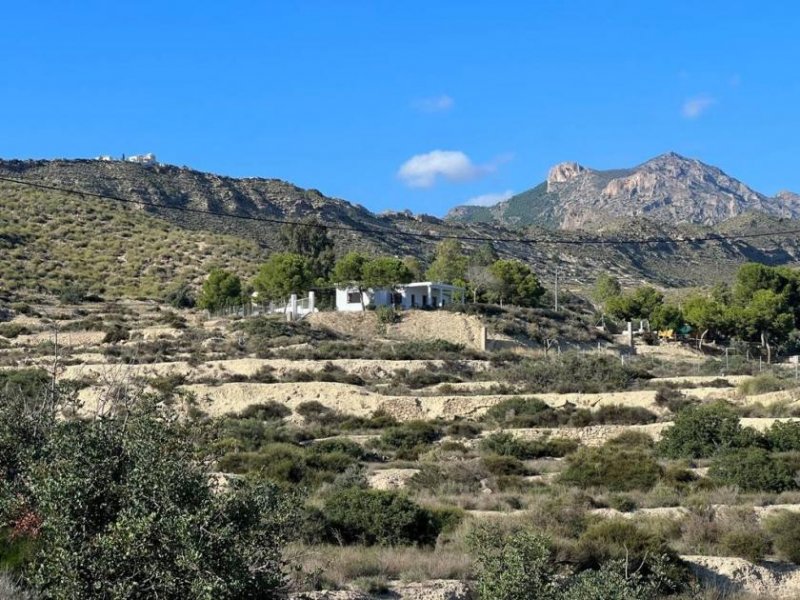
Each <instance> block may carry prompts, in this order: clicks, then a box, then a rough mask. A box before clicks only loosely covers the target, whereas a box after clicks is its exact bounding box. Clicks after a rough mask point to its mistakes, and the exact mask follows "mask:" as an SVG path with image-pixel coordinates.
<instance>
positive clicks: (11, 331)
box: [0, 323, 31, 340]
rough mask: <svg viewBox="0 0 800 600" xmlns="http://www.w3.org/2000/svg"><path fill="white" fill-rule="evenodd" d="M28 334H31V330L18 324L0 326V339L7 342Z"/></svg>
mask: <svg viewBox="0 0 800 600" xmlns="http://www.w3.org/2000/svg"><path fill="white" fill-rule="evenodd" d="M29 333H31V330H30V329H28V328H27V327H25V325H20V324H19V323H3V324H0V337H4V338H7V339H9V340H13V339H14V338H16V337H18V336H20V335H28V334H29Z"/></svg>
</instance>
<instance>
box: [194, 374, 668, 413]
mask: <svg viewBox="0 0 800 600" xmlns="http://www.w3.org/2000/svg"><path fill="white" fill-rule="evenodd" d="M183 389H185V390H187V391H189V392H191V393H193V394H195V396H196V397H197V399H198V400H199V401H200V407H201V409H202V410H204V411H206V412H207V413H209V414H210V415H220V414H225V413H228V412H239V411H241V410H243V409H245V408H246V407H247V406H249V405H250V404H256V403H259V402H269V401H271V400H272V401H275V402H280V403H283V404H286V405H287V406H289V407H291V408H295V407H296V406H297V405H298V404H300V403H301V402H307V401H309V400H316V401H318V402H320V403H322V404H323V405H325V406H327V407H329V408H332V409H335V410H338V411H339V412H342V413H345V414H351V415H354V416H369V415H371V414H373V413H374V412H375V411H376V410H379V409H380V410H383V411H385V412H387V413H389V414H391V415H393V416H394V417H395V418H397V419H398V420H411V419H436V418H443V419H452V418H455V417H479V416H481V415H482V414H483V413H484V412H486V410H488V409H489V408H490V407H492V406H494V405H495V404H498V403H500V402H502V401H503V400H506V399H507V398H508V396H504V395H496V394H489V395H474V396H458V395H452V394H451V395H441V396H390V395H381V394H376V393H373V392H369V391H367V390H365V389H363V388H361V387H359V386H354V385H347V384H341V383H322V382H303V383H275V384H257V383H226V384H222V385H219V386H209V385H202V384H196V385H188V386H184V388H183ZM654 395H655V392H652V391H649V390H646V391H641V392H625V393H618V394H613V393H609V394H536V395H527V396H521V397H523V398H539V399H541V400H543V401H544V402H546V403H547V404H549V405H551V406H554V407H558V406H563V405H564V404H565V403H567V402H571V403H573V404H576V405H578V406H583V407H586V408H590V409H591V408H594V409H596V408H599V407H600V406H603V405H607V404H627V405H634V406H644V405H648V403H650V404H652V399H653V397H654Z"/></svg>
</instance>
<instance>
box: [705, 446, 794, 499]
mask: <svg viewBox="0 0 800 600" xmlns="http://www.w3.org/2000/svg"><path fill="white" fill-rule="evenodd" d="M708 475H709V477H710V478H711V479H712V480H714V481H715V482H717V483H719V484H721V485H735V486H738V487H739V488H740V489H742V490H748V491H763V492H776V493H779V492H783V491H786V490H792V489H796V488H797V483H796V482H795V479H794V471H793V469H791V468H790V466H789V465H788V464H787V462H786V461H785V460H784V459H782V458H780V457H775V456H773V455H771V454H770V453H769V452H767V451H766V450H764V449H762V448H742V449H738V450H730V451H728V452H725V453H722V454H719V455H717V456H716V457H715V458H714V460H713V461H712V463H711V467H710V469H709V471H708Z"/></svg>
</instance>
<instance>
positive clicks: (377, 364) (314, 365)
mask: <svg viewBox="0 0 800 600" xmlns="http://www.w3.org/2000/svg"><path fill="white" fill-rule="evenodd" d="M328 364H332V365H334V366H336V367H339V368H341V369H344V370H345V371H347V372H348V373H350V374H353V375H359V376H361V377H367V378H371V379H380V378H382V377H389V376H391V375H392V374H394V373H396V372H397V371H400V370H403V369H405V370H407V371H410V372H414V371H421V370H425V369H428V368H430V367H431V366H434V367H441V366H442V365H443V364H444V361H441V360H396V361H394V360H365V359H344V358H343V359H336V360H285V359H258V358H241V359H233V360H214V361H209V362H205V363H202V364H200V365H198V366H197V367H193V366H191V365H190V364H189V363H187V362H185V361H176V362H165V363H152V364H146V365H120V364H108V363H99V364H98V363H95V364H83V365H73V366H69V367H66V368H65V369H64V372H63V373H62V377H64V378H65V379H79V378H81V377H100V378H104V377H106V378H107V377H108V376H109V375H112V374H113V375H117V374H125V375H129V376H137V377H150V376H164V375H170V374H174V375H184V376H185V377H186V378H187V379H188V380H189V381H196V380H198V379H206V378H212V379H213V378H214V377H219V378H220V379H224V378H226V377H229V376H231V375H240V376H245V377H251V376H252V375H255V373H256V372H258V370H259V369H261V368H264V367H269V368H272V369H274V374H275V376H276V377H280V376H283V375H285V374H286V373H288V372H290V371H321V370H322V369H324V368H325V366H326V365H328ZM462 364H465V365H467V366H469V367H470V368H472V369H474V370H476V371H481V370H484V369H485V368H487V366H488V363H487V362H485V361H477V360H470V361H463V363H462Z"/></svg>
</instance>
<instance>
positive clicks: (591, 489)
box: [0, 301, 800, 600]
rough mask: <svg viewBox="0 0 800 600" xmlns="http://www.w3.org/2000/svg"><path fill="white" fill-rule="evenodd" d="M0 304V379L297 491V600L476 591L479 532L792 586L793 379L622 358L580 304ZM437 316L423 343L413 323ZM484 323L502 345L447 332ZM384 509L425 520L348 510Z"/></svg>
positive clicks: (685, 355)
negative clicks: (189, 428)
mask: <svg viewBox="0 0 800 600" xmlns="http://www.w3.org/2000/svg"><path fill="white" fill-rule="evenodd" d="M5 308H6V311H7V316H9V317H10V319H9V320H7V321H6V322H4V323H2V324H0V366H1V367H2V370H0V381H4V385H5V386H6V387H5V388H4V389H5V390H8V389H10V388H9V386H13V385H21V383H19V382H23V381H26V379H25V377H32V375H30V373H33V372H34V371H27V373H28V375H26V376H23V375H22V374H21V373H26V372H25V371H23V372H20V371H19V369H21V368H25V369H43V370H44V371H43V373H44V377H45V378H47V377H49V375H48V373H49V374H52V373H53V372H55V374H56V377H57V380H58V381H59V382H60V383H61V384H62V385H63V386H64V388H65V389H71V390H73V391H74V394H75V396H74V398H75V400H76V401H77V404H75V405H74V406H71V409H70V411H68V413H67V414H66V417H67V418H74V415H76V414H77V415H81V416H85V417H90V416H96V415H98V414H114V413H116V412H119V411H124V410H125V409H126V407H130V406H131V404H132V403H136V402H139V401H140V400H141V399H142V398H145V397H151V398H156V399H157V400H158V401H159V402H160V403H163V404H168V405H170V406H172V407H174V408H175V409H177V410H178V411H179V413H180V414H181V415H182V418H183V419H184V420H185V421H186V422H187V423H195V424H206V425H210V424H214V425H215V429H214V431H216V432H217V433H216V434H215V435H216V436H217V437H216V438H215V442H214V444H215V447H216V448H217V450H218V452H219V453H218V459H217V461H216V462H215V463H214V464H213V465H212V467H211V468H212V469H213V471H214V472H215V473H216V477H217V478H218V479H219V480H220V481H223V482H224V481H228V482H233V481H236V480H237V479H238V478H243V477H246V478H257V479H258V478H263V479H266V480H270V481H273V482H276V483H278V484H279V485H281V486H285V487H286V488H287V489H292V490H295V491H297V490H302V492H301V497H302V503H303V505H304V506H305V508H304V510H306V511H307V519H306V521H304V524H303V526H302V528H301V529H302V531H301V532H300V533H299V535H298V536H297V537H296V539H294V541H293V542H292V543H291V545H290V546H289V547H288V548H287V550H286V552H287V556H288V557H290V558H291V560H292V561H294V565H295V567H296V570H295V571H294V572H293V575H292V580H291V587H292V589H293V593H294V594H295V596H294V597H295V598H332V597H335V598H343V599H358V598H373V597H380V596H376V595H375V594H377V593H378V592H379V591H381V590H383V591H386V590H390V591H391V593H393V594H394V596H392V597H398V598H414V599H422V598H428V599H431V598H433V599H442V600H445V599H449V600H454V599H466V598H469V597H470V596H469V594H470V592H469V588H470V587H473V588H474V585H475V580H476V578H479V577H482V576H483V575H481V572H482V571H481V568H482V567H481V564H482V563H481V562H480V560H481V559H480V558H479V557H478V556H477V555H476V553H475V548H474V546H473V545H471V544H472V542H471V541H470V540H472V539H473V537H474V535H477V534H476V532H479V531H482V530H483V528H484V527H494V528H495V529H494V530H496V531H497V530H499V531H502V532H504V533H503V535H506V536H511V537H508V539H509V540H512V539H515V538H513V536H514V535H516V533H517V532H521V531H525V530H527V528H531V527H532V528H534V529H535V530H536V531H537V532H539V533H541V534H544V535H546V536H547V537H548V538H549V539H550V543H551V544H552V545H553V552H554V556H556V557H557V560H558V561H559V563H558V564H559V565H561V567H560V568H562V569H564V571H563V572H564V573H565V574H566V573H573V572H574V573H575V577H578V574H579V573H581V572H583V570H584V569H592V568H596V567H597V566H598V565H600V564H605V563H606V561H609V560H611V561H613V560H626V559H627V560H629V561H631V562H630V564H631V565H633V564H634V563H636V564H637V565H639V564H644V565H646V568H645V570H644V571H643V573H645V574H647V573H651V571H649V570H648V569H650V568H651V565H652V568H653V569H656V568H658V569H661V568H667V573H669V575H668V577H667V579H665V580H663V581H661V580H660V581H661V583H659V584H658V585H661V586H664V587H663V589H662V590H661V592H662V593H663V595H660V596H659V597H673V598H690V597H691V598H696V597H698V596H691V595H689V588H690V587H691V585H693V584H692V583H691V581H694V579H693V578H697V579H696V581H698V582H699V583H698V585H701V586H710V587H711V588H715V589H717V591H718V592H719V591H720V590H722V589H723V588H725V589H727V590H728V592H727V593H729V594H731V595H729V596H726V597H729V598H745V597H748V598H749V597H751V596H745V594H753V595H755V596H756V597H764V598H794V597H797V594H798V593H799V592H800V571H799V570H798V567H796V566H794V565H793V563H792V562H791V561H792V560H798V558H796V555H795V554H793V553H792V552H793V550H792V548H793V546H792V544H791V543H790V541H787V540H786V536H785V535H783V534H782V530H791V527H794V526H795V524H796V523H797V519H798V518H800V517H798V516H797V515H798V514H800V488H799V487H798V483H797V477H796V476H797V473H798V471H799V470H800V459H798V456H800V454H799V453H800V388H798V387H797V383H796V381H795V380H794V379H793V374H794V373H793V371H792V370H791V369H783V368H781V367H776V368H775V369H774V371H772V372H770V373H761V374H759V373H758V365H757V363H756V364H755V365H753V364H748V363H742V364H731V365H729V368H728V370H725V365H724V363H721V362H719V361H717V360H714V359H709V358H707V357H705V356H703V355H701V354H699V353H697V352H695V351H693V350H692V349H691V348H686V347H678V346H671V345H663V346H656V347H648V349H652V348H655V349H657V350H659V351H658V352H653V351H651V352H645V351H644V350H645V348H644V347H642V348H640V350H641V352H640V353H639V354H637V355H634V356H630V357H629V358H628V360H627V361H626V362H625V364H622V361H621V360H620V358H619V351H620V349H621V347H620V346H618V345H617V343H616V341H615V339H614V338H613V336H609V335H607V334H605V333H603V332H599V331H597V329H595V327H594V322H593V320H592V318H591V315H590V314H589V313H588V312H587V313H583V312H581V310H580V308H579V307H577V308H576V307H569V306H568V307H567V308H566V311H567V312H566V313H565V315H562V316H561V317H558V315H555V314H553V313H551V312H549V311H546V310H541V309H532V310H530V311H529V312H524V314H523V312H520V311H519V309H513V308H510V309H505V310H503V311H500V313H497V314H495V315H494V317H493V318H492V319H488V318H486V317H478V316H473V315H470V316H467V315H464V314H460V313H457V312H453V313H451V312H439V313H425V312H416V311H411V312H407V313H404V314H403V315H402V318H401V321H400V322H399V323H397V324H395V325H386V324H382V323H380V322H379V320H378V319H377V316H376V315H374V314H367V315H348V316H344V315H328V314H326V313H319V314H318V315H315V316H314V319H313V320H312V321H302V322H299V323H286V322H282V321H278V320H269V319H262V318H257V319H251V320H228V319H216V320H210V319H208V318H207V317H206V316H205V315H204V314H202V313H200V312H195V311H174V310H172V309H169V308H167V307H164V306H161V305H159V304H157V303H153V302H133V301H127V302H118V303H114V304H107V305H102V304H84V305H77V306H72V305H66V304H59V303H55V302H53V303H49V304H29V305H19V304H18V305H15V306H13V307H11V306H7V307H5ZM431 314H435V316H436V317H437V319H438V320H439V321H440V322H441V328H440V329H439V330H438V331H437V332H435V333H433V332H431V330H430V328H429V327H425V326H422V325H421V323H422V320H423V319H424V318H426V317H427V316H428V315H431ZM564 317H566V318H564ZM346 319H352V320H353V326H352V327H351V326H349V324H348V323H345V322H344V320H346ZM523 322H524V323H527V325H528V327H527V328H522V327H520V325H521V324H522V323H523ZM476 325H480V326H485V327H487V337H488V338H489V342H490V346H491V342H500V341H503V342H505V343H504V344H503V345H502V347H503V348H504V350H489V351H484V350H481V349H479V347H478V346H470V345H469V343H470V342H469V339H468V338H465V337H463V335H462V334H459V333H458V332H463V331H468V330H470V328H472V327H473V326H476ZM56 331H57V332H58V337H57V338H56V337H55V332H56ZM426 332H429V333H428V334H427V335H426ZM503 332H513V335H509V334H508V333H503ZM442 338H445V339H442ZM543 339H558V340H559V346H560V348H561V352H558V349H557V347H555V346H551V350H549V351H547V352H545V346H544V345H543V344H542V340H543ZM56 341H57V342H58V345H57V346H56V345H55V342H56ZM465 344H467V345H465ZM498 347H499V346H498ZM53 369H55V371H53ZM754 371H755V372H754ZM15 382H16V383H15ZM723 447H724V448H725V451H724V452H722V451H720V448H723ZM731 457H733V458H731ZM748 469H749V470H748ZM389 498H391V499H393V500H392V501H393V502H401V500H397V498H403V499H404V500H402V502H406V501H408V502H410V503H411V504H408V505H407V510H415V511H421V512H419V515H427V516H426V517H425V518H430V519H431V521H430V523H431V525H430V527H431V528H432V529H425V528H422V529H420V528H419V527H417V528H415V529H412V530H409V531H408V532H406V530H403V529H397V526H396V524H395V526H394V527H395V528H394V529H392V530H391V531H392V533H391V539H389V537H382V536H387V535H390V534H388V533H387V532H386V530H381V529H380V527H381V525H380V524H379V523H377V522H376V523H375V525H374V527H375V529H370V527H371V526H372V525H370V523H372V521H371V520H370V519H371V518H370V519H367V517H366V516H364V515H361V516H360V517H359V516H356V512H346V511H357V510H359V509H358V508H357V507H358V506H362V503H366V502H372V501H376V502H377V501H378V500H377V499H380V501H383V500H384V499H389ZM345 506H346V507H348V508H347V509H346V511H345V508H344V507H345ZM393 506H394V505H393ZM404 506H405V505H404ZM412 507H415V508H413V509H412ZM387 510H388V509H387ZM404 510H405V509H404ZM342 511H345V512H342ZM348 515H349V516H348ZM350 518H352V519H354V520H347V519H350ZM498 528H499V529H498ZM792 531H793V530H792ZM404 532H405V533H404ZM404 536H407V537H404ZM415 536H421V537H415ZM509 543H512V542H509ZM659 553H660V554H659ZM656 556H661V557H662V558H663V560H664V561H666V562H663V563H662V562H659V563H657V565H656V563H652V562H651V561H653V560H654V557H656ZM662 558H659V559H658V560H662ZM658 565H660V566H658ZM646 577H650V575H646ZM574 585H576V586H577V585H579V583H578V582H577V580H576V583H575V584H574ZM669 586H674V589H673V588H670V589H672V592H674V593H672V592H669V590H668V589H667V588H668V587H669ZM681 586H683V590H684V591H683V592H680V591H678V590H679V588H681ZM687 586H688V587H687ZM319 590H338V591H335V592H332V591H329V592H325V593H323V592H321V591H319ZM334 593H335V594H336V595H333V594H334ZM565 593H566V592H565ZM668 593H672V595H671V596H669V595H668ZM720 593H721V592H720ZM326 594H327V595H326ZM681 594H683V595H681ZM709 594H712V592H709ZM736 594H741V595H739V596H737V595H736ZM563 597H565V598H567V597H571V596H563ZM636 597H639V596H636ZM647 597H653V596H647ZM709 597H712V596H709Z"/></svg>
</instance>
